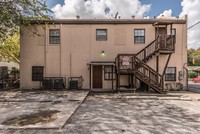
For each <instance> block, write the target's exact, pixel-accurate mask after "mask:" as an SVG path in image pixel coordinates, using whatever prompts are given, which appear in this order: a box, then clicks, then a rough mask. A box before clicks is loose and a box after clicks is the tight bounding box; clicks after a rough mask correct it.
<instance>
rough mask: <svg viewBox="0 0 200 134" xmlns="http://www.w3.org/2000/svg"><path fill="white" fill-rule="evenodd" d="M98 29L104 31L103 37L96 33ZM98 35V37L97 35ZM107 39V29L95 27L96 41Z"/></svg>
mask: <svg viewBox="0 0 200 134" xmlns="http://www.w3.org/2000/svg"><path fill="white" fill-rule="evenodd" d="M98 31H105V33H106V35H105V37H101V36H103V35H98ZM99 36H100V37H99ZM107 40H108V30H107V29H96V41H107Z"/></svg>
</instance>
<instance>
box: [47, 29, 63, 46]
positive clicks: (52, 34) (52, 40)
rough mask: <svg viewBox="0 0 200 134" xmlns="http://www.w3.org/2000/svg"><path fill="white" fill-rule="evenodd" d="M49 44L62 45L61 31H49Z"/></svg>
mask: <svg viewBox="0 0 200 134" xmlns="http://www.w3.org/2000/svg"><path fill="white" fill-rule="evenodd" d="M49 44H60V29H50V30H49Z"/></svg>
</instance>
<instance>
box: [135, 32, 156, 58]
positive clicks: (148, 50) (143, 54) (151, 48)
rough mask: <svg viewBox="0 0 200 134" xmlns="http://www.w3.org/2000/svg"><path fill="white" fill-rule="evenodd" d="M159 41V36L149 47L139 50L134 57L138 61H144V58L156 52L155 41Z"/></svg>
mask: <svg viewBox="0 0 200 134" xmlns="http://www.w3.org/2000/svg"><path fill="white" fill-rule="evenodd" d="M158 39H159V35H158V36H157V37H156V39H155V40H153V41H152V42H151V43H150V44H149V45H147V46H146V47H144V48H143V49H142V50H140V51H139V52H138V53H137V54H136V57H138V58H139V59H140V60H143V59H145V58H146V57H148V56H150V55H151V54H152V53H154V52H155V51H156V41H157V40H158Z"/></svg>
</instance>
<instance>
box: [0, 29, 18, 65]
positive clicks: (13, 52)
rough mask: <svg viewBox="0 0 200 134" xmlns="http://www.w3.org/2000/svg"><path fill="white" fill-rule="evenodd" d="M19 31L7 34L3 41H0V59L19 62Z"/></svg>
mask: <svg viewBox="0 0 200 134" xmlns="http://www.w3.org/2000/svg"><path fill="white" fill-rule="evenodd" d="M19 51H20V43H19V32H15V33H14V34H13V35H12V36H11V35H9V36H8V37H7V38H6V39H5V40H4V41H0V61H8V62H10V61H13V62H15V63H19Z"/></svg>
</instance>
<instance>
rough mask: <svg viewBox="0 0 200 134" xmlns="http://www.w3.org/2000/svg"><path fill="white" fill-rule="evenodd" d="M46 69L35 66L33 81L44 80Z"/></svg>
mask: <svg viewBox="0 0 200 134" xmlns="http://www.w3.org/2000/svg"><path fill="white" fill-rule="evenodd" d="M43 73H44V67H43V66H33V67H32V81H41V80H42V79H43Z"/></svg>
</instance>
